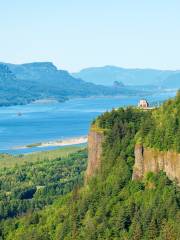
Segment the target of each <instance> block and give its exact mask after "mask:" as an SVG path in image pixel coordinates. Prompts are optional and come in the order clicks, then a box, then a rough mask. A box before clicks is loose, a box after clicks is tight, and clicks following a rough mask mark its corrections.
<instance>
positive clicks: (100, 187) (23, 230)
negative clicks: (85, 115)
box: [0, 93, 180, 240]
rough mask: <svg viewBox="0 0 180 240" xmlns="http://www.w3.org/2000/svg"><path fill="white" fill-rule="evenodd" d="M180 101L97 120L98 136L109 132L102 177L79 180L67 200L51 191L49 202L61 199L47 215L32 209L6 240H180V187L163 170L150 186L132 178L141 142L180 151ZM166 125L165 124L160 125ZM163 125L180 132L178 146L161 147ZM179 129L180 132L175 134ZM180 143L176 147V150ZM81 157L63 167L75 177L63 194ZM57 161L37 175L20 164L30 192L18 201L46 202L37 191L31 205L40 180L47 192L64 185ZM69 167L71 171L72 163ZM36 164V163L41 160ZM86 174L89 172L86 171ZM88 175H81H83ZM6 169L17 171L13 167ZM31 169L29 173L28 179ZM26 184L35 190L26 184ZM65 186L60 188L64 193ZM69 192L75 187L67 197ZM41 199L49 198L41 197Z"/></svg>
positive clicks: (8, 223) (7, 226) (9, 225)
mask: <svg viewBox="0 0 180 240" xmlns="http://www.w3.org/2000/svg"><path fill="white" fill-rule="evenodd" d="M179 102H180V94H179V93H178V95H177V97H176V99H175V100H171V101H169V102H167V103H165V104H164V105H163V106H162V107H161V108H160V109H156V110H153V111H152V112H151V111H142V110H138V109H135V108H127V109H122V108H120V109H118V110H113V111H112V112H106V113H104V114H103V115H102V116H100V117H99V118H98V119H97V120H96V121H94V122H93V126H94V127H95V128H96V129H98V131H99V130H100V131H104V134H105V142H104V144H103V154H102V159H101V161H102V164H101V169H100V170H99V171H98V173H97V174H96V175H95V176H94V177H92V178H91V179H90V180H89V182H88V185H86V186H84V187H79V184H77V181H74V182H73V183H75V184H74V185H73V186H74V187H73V186H72V187H73V191H72V192H70V193H68V194H66V195H63V196H59V197H57V195H58V194H59V195H61V194H62V193H59V192H58V191H57V192H55V194H54V192H53V191H51V188H50V190H49V191H50V192H49V194H47V195H46V194H43V197H44V198H45V199H46V197H47V196H48V198H50V199H51V197H52V196H54V198H55V199H56V200H55V201H53V203H52V204H51V205H49V206H47V207H46V208H42V210H41V209H40V210H39V209H38V210H36V211H30V212H29V211H28V212H26V214H25V216H21V217H19V218H18V217H16V218H8V219H4V220H3V221H1V224H0V233H1V236H2V239H7V240H12V239H13V240H21V239H23V240H24V239H27V240H30V239H35V240H39V239H46V240H52V239H53V240H59V239H64V240H83V239H84V240H95V239H96V240H102V239H103V240H119V239H122V240H152V239H154V240H155V239H156V240H179V239H180V191H179V187H178V186H177V185H176V184H175V183H173V182H172V181H170V180H169V179H168V178H167V176H166V175H165V174H164V173H163V172H160V173H158V174H154V173H148V174H147V176H146V177H145V178H144V180H143V181H132V180H131V179H132V167H133V163H134V145H135V143H136V142H137V141H145V143H146V144H147V145H148V146H152V147H157V148H159V149H160V150H161V149H164V150H165V147H166V149H172V148H173V149H178V148H179V142H180V141H179V142H177V139H178V136H177V133H178V131H179V115H178V114H177V113H179V109H180V105H179ZM172 112H173V113H172ZM160 119H161V122H159V120H160ZM169 119H170V121H173V120H174V119H176V121H173V124H174V123H176V125H175V126H174V125H173V124H172V122H171V123H170V122H169ZM156 124H158V125H157V126H158V128H156V127H155V126H156ZM164 127H167V128H169V132H170V133H172V132H174V137H175V139H176V140H173V139H174V138H172V140H171V141H173V143H171V144H172V145H171V144H170V141H166V140H167V139H166V138H167V137H166V138H165V137H164V138H163V139H164V141H165V143H166V144H165V143H164V145H163V148H162V147H160V145H159V143H156V141H158V139H159V141H160V140H161V139H160V138H162V135H161V131H162V130H163V128H164ZM174 129H176V132H175V130H174ZM150 136H154V138H155V139H156V141H155V140H154V139H153V140H152V142H151V141H150ZM164 136H165V135H164ZM167 136H169V134H168V135H167ZM162 142H163V141H162ZM162 142H161V143H162ZM175 142H176V145H174V143H175ZM151 144H152V145H151ZM155 144H156V145H155ZM79 154H80V156H81V154H82V152H80V153H77V155H73V156H74V157H73V161H72V159H71V158H72V157H70V160H68V161H67V159H66V161H67V162H68V164H67V165H66V161H64V162H63V166H64V167H63V168H62V170H63V171H62V172H63V173H66V174H68V173H69V170H70V172H71V174H70V176H69V177H67V175H66V174H65V176H66V177H65V179H66V180H65V184H64V188H66V187H67V186H68V185H66V184H68V183H69V181H71V179H72V177H73V176H74V175H73V173H74V171H73V170H72V168H73V166H74V165H73V162H76V161H77V162H76V163H77V165H76V163H75V166H76V171H75V177H77V168H78V167H79V164H80V163H82V161H81V162H78V160H77V159H79V158H80V159H81V157H80V156H79ZM68 159H69V158H68ZM51 161H52V160H51ZM51 161H50V162H51ZM54 161H55V163H54V165H53V166H55V168H54V167H53V166H52V165H51V167H50V166H49V162H48V161H45V162H44V163H45V164H47V166H45V165H43V166H41V164H42V163H41V162H40V166H41V167H40V166H39V167H40V168H39V167H38V165H37V169H36V171H35V170H34V168H33V173H32V172H31V170H30V169H28V170H27V172H26V169H27V168H25V169H24V168H23V166H21V171H17V169H16V173H13V176H16V181H18V183H19V186H23V188H22V190H20V192H21V195H19V194H18V192H19V191H17V192H16V193H15V196H19V200H20V201H32V199H39V198H38V197H37V198H36V194H37V191H36V192H35V193H34V195H33V198H32V199H31V200H29V199H27V198H26V197H27V196H29V192H28V191H27V188H26V187H27V186H28V187H29V186H30V189H28V190H30V194H32V193H33V186H34V185H33V184H32V183H34V181H35V182H36V186H37V184H39V185H41V184H42V182H41V181H43V182H45V183H46V184H47V186H49V185H50V186H51V184H54V183H55V184H56V183H57V180H58V182H59V171H58V173H57V172H56V171H55V169H58V168H59V164H60V161H59V162H58V160H54ZM69 161H70V162H71V164H72V165H71V164H70V165H69ZM33 164H36V162H35V163H33ZM33 164H32V166H33ZM80 166H81V165H80ZM83 166H84V163H83ZM27 167H29V166H27ZM68 167H70V169H69V168H68ZM67 168H68V169H67ZM73 169H74V168H73ZM81 170H82V171H83V170H84V167H82V169H81ZM81 170H80V173H82V171H81ZM6 171H9V172H11V171H12V169H7V170H6ZM24 171H25V173H28V174H27V175H25V174H24ZM17 173H18V174H17ZM29 174H30V176H29ZM31 175H33V177H31ZM80 175H81V174H80ZM5 176H6V178H7V179H8V178H9V179H11V178H12V175H11V174H9V175H8V174H7V172H6V174H5ZM35 176H36V177H35ZM41 176H42V177H41ZM39 177H40V179H39ZM17 179H18V180H17ZM26 179H28V183H31V184H27V180H26ZM73 179H74V177H73ZM81 179H82V178H81ZM63 180H64V178H63ZM46 181H47V182H46ZM60 182H61V181H60ZM6 183H7V186H6V187H4V188H5V189H6V190H8V187H9V185H10V184H12V180H10V181H6ZM21 184H22V185H21ZM2 186H3V183H2ZM64 188H61V190H62V189H64ZM71 189H72V188H71ZM41 190H42V191H44V190H43V189H41ZM69 191H70V189H69V188H68V190H67V191H66V192H69ZM22 196H23V197H22ZM24 196H25V199H24ZM38 196H39V195H38ZM40 199H41V200H42V198H41V194H40Z"/></svg>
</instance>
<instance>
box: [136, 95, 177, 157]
mask: <svg viewBox="0 0 180 240" xmlns="http://www.w3.org/2000/svg"><path fill="white" fill-rule="evenodd" d="M137 141H139V142H141V143H143V144H144V146H146V147H150V148H156V149H158V150H161V151H168V150H169V151H176V152H180V91H178V92H177V95H176V97H175V98H174V99H169V100H168V101H166V102H165V103H164V104H163V105H162V106H161V107H160V108H158V109H156V110H154V111H151V112H149V114H147V117H146V118H145V119H144V123H143V124H142V126H141V128H140V131H139V133H138V134H137Z"/></svg>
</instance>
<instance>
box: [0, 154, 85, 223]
mask: <svg viewBox="0 0 180 240" xmlns="http://www.w3.org/2000/svg"><path fill="white" fill-rule="evenodd" d="M86 159H87V153H86V151H85V150H79V151H78V152H76V153H73V154H71V155H69V156H68V157H58V158H55V159H51V160H47V159H46V160H41V161H35V162H28V163H26V164H24V165H16V166H15V167H12V168H4V169H1V170H0V220H2V219H6V218H11V217H14V216H17V215H22V214H24V213H26V212H30V211H34V210H37V209H42V208H43V207H44V206H46V205H48V204H52V203H53V202H54V200H55V199H56V198H57V197H58V196H59V195H64V194H66V193H68V192H70V191H71V190H72V189H73V187H74V186H76V185H81V184H82V182H83V172H84V170H85V169H86Z"/></svg>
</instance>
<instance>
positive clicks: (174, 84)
mask: <svg viewBox="0 0 180 240" xmlns="http://www.w3.org/2000/svg"><path fill="white" fill-rule="evenodd" d="M163 87H165V88H179V89H180V73H174V74H172V75H170V76H169V77H168V78H167V79H165V80H164V82H163Z"/></svg>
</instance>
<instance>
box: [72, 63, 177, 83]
mask: <svg viewBox="0 0 180 240" xmlns="http://www.w3.org/2000/svg"><path fill="white" fill-rule="evenodd" d="M177 73H180V70H159V69H152V68H142V69H141V68H122V67H117V66H111V65H106V66H104V67H91V68H85V69H82V70H81V71H79V72H76V73H72V76H74V77H77V78H78V77H80V78H82V79H83V80H85V81H89V82H92V83H101V84H103V85H112V84H113V82H114V81H120V82H122V83H123V84H124V85H134V86H137V85H156V86H159V87H165V86H166V85H165V84H164V81H165V80H167V79H168V77H170V76H171V77H173V75H174V74H177ZM171 86H173V85H171ZM178 87H180V79H179V85H178Z"/></svg>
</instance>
